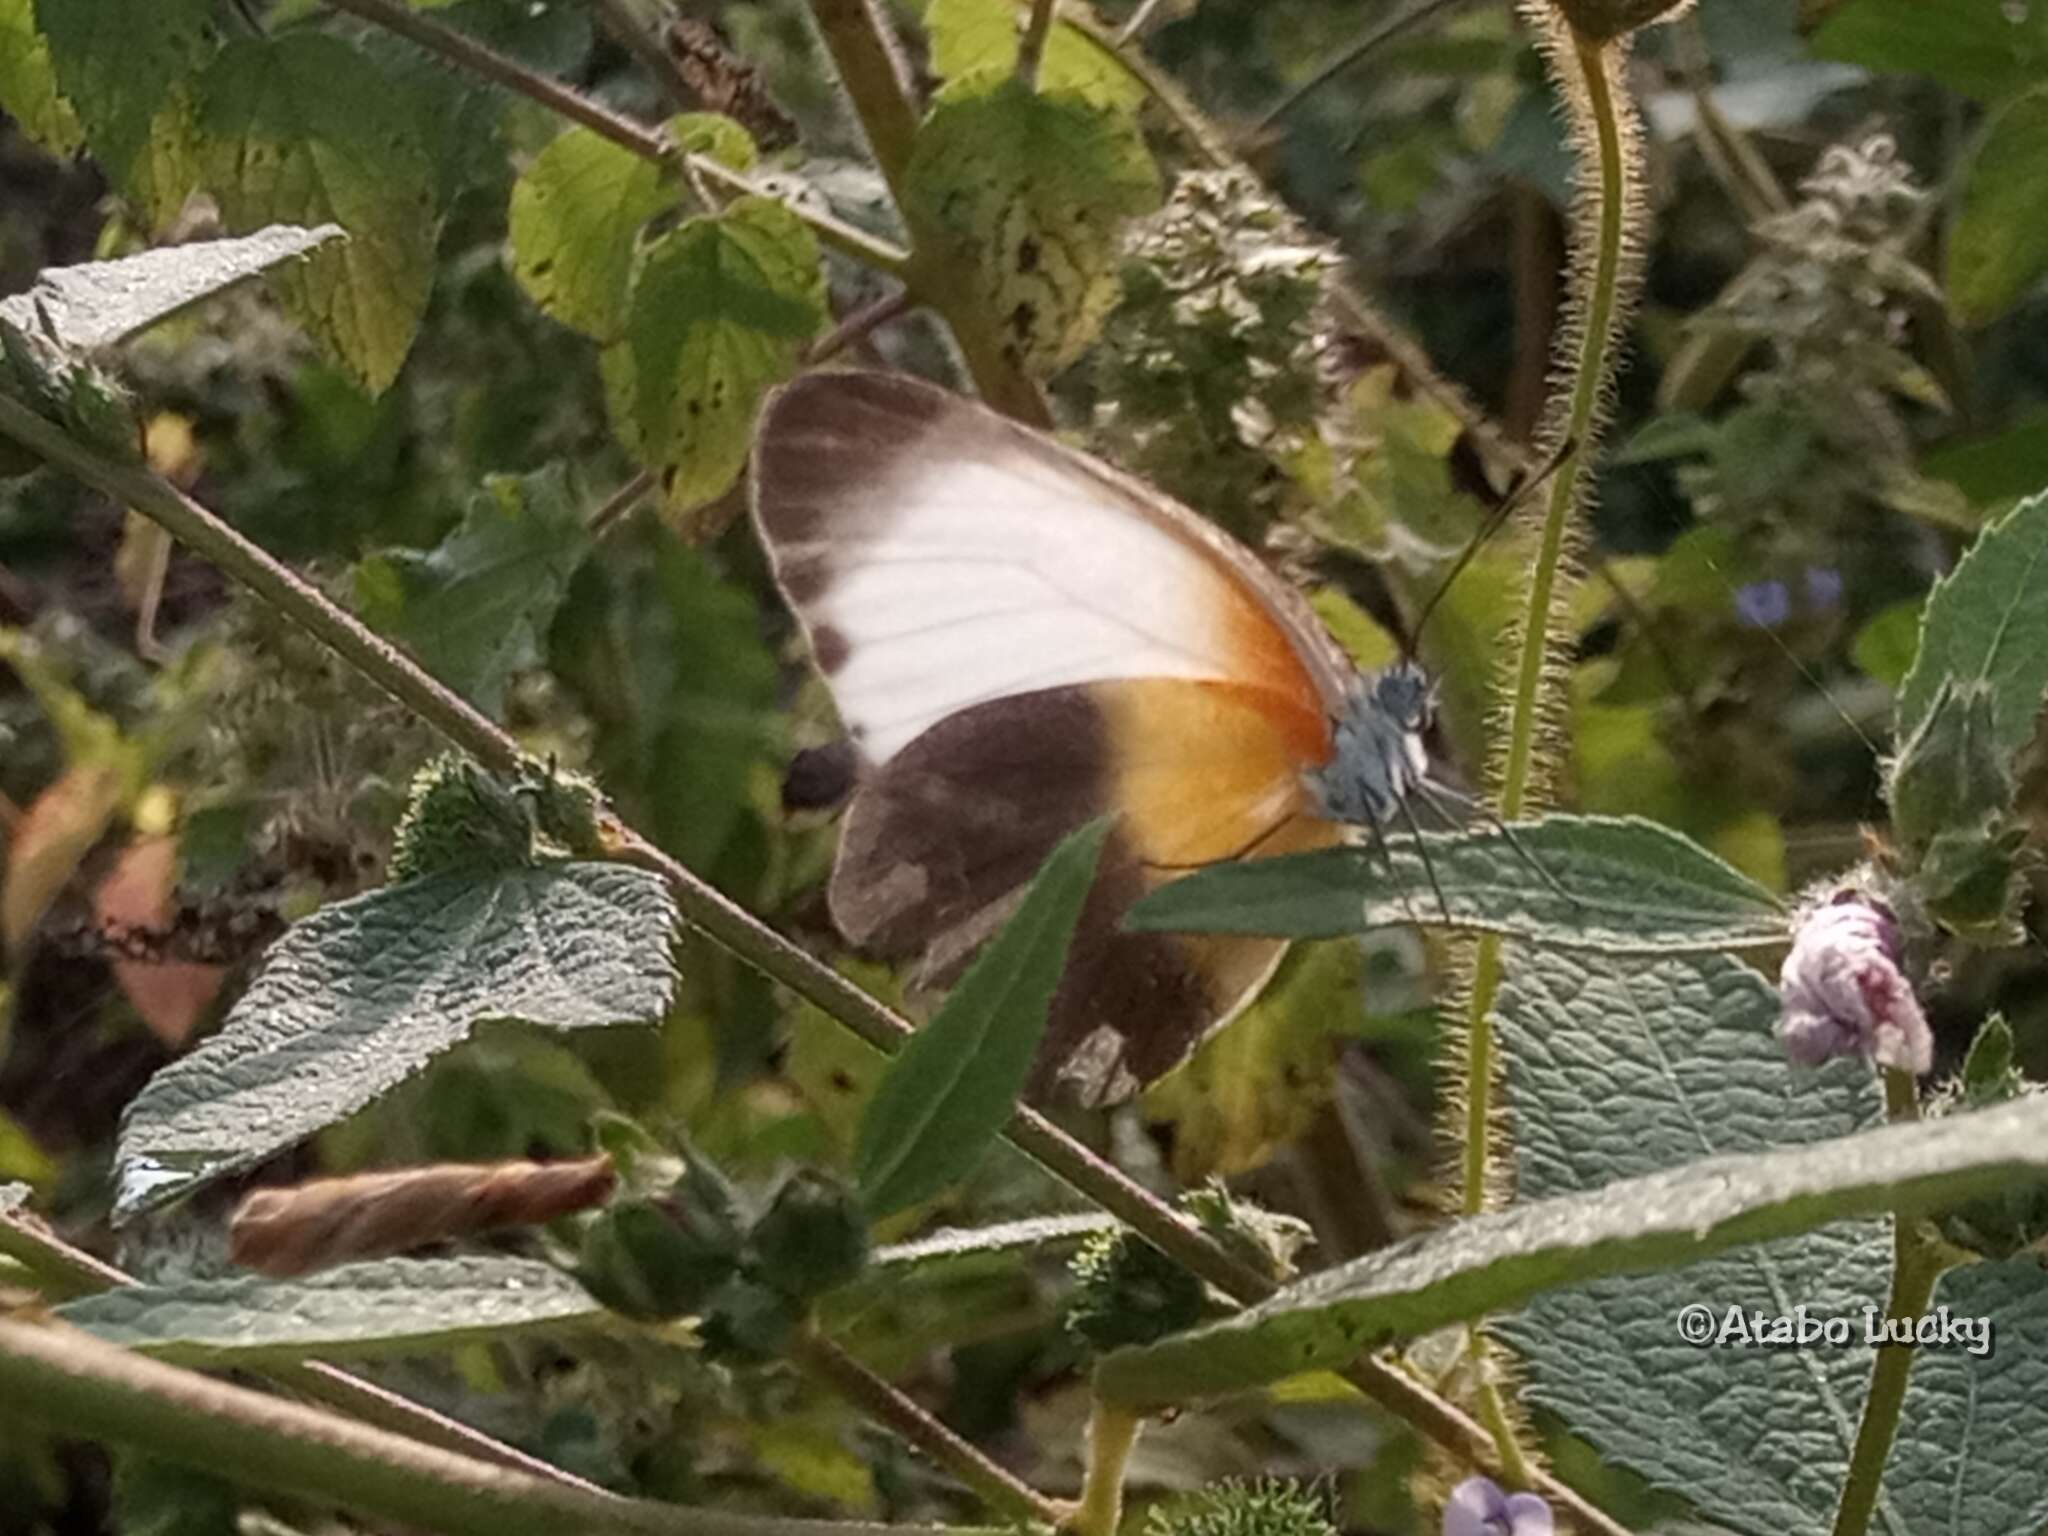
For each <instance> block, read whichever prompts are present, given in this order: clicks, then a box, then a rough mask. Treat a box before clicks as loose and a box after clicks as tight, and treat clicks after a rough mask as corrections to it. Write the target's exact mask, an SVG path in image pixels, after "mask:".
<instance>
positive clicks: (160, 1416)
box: [0, 1317, 978, 1536]
mask: <svg viewBox="0 0 2048 1536" xmlns="http://www.w3.org/2000/svg"><path fill="white" fill-rule="evenodd" d="M10 1418H11V1419H15V1420H26V1421H27V1422H29V1423H33V1424H40V1425H43V1426H45V1427H47V1428H49V1429H52V1430H55V1431H56V1432H58V1433H59V1434H63V1435H70V1436H85V1437H89V1438H92V1439H95V1440H104V1441H109V1442H112V1443H114V1444H116V1445H127V1446H133V1447H135V1448H137V1449H138V1450H143V1451H147V1452H148V1453H149V1454H150V1455H152V1456H158V1457H162V1458H164V1459H166V1460H169V1461H174V1462H180V1463H183V1464H184V1465H186V1466H191V1467H197V1468H200V1469H202V1470H204V1471H207V1472H210V1473H214V1474H216V1475H219V1476H225V1477H229V1478H232V1479H233V1480H235V1481H236V1482H237V1483H241V1484H243V1485H245V1486H248V1487H252V1488H260V1489H266V1490H269V1491H272V1492H276V1493H281V1494H286V1495H289V1496H291V1497H293V1498H295V1499H310V1500H313V1501H316V1502H319V1503H329V1504H333V1505H336V1506H338V1507H340V1508H343V1509H347V1510H351V1511H354V1512H356V1513H358V1514H361V1515H364V1516H367V1517H369V1518H370V1519H372V1520H376V1521H395V1522H398V1523H401V1524H405V1525H414V1526H419V1527H423V1528H425V1529H429V1530H434V1531H442V1532H447V1533H449V1536H558V1533H560V1532H564V1531H576V1532H582V1533H588V1536H599V1533H603V1536H609V1533H621V1536H881V1533H883V1532H887V1533H889V1536H967V1533H968V1530H969V1529H971V1528H948V1527H944V1526H923V1527H919V1526H899V1525H890V1526H884V1525H875V1524H867V1523H856V1524H846V1523H843V1522H839V1521H828V1520H796V1519H784V1518H781V1517H777V1516H769V1515H734V1514H727V1513H724V1512H722V1511H717V1510H702V1509H689V1508H684V1507H681V1506H678V1505H674V1504H659V1503H655V1502H653V1501H651V1500H647V1499H627V1498H622V1497H620V1496H619V1495H617V1494H611V1493H604V1492H600V1491H585V1490H584V1489H581V1488H568V1487H563V1486H562V1485H561V1484H559V1483H552V1482H548V1481H546V1480H544V1479H542V1478H538V1477H533V1476H530V1475H528V1474H526V1473H524V1472H515V1471H512V1470H510V1469H509V1468H506V1467H500V1466H493V1465H491V1464H490V1463H488V1462H484V1461H478V1460H476V1459H474V1458H472V1457H468V1456H459V1455H456V1454H454V1453H453V1452H450V1451H444V1450H438V1449H435V1448H433V1447H430V1446H424V1445H421V1444H419V1443H417V1442H416V1441H413V1440H409V1439H406V1438H405V1437H403V1436H401V1435H394V1434H391V1433H389V1432H388V1431H385V1430H381V1429H375V1428H372V1427H371V1426H369V1425H366V1424H357V1423H354V1422H352V1421H351V1420H348V1419H344V1418H340V1417H337V1416H336V1415H334V1414H330V1413H325V1412H322V1411H321V1410H319V1409H317V1408H309V1407H307V1406H305V1405H303V1404H300V1403H288V1402H282V1401H280V1400H278V1399H277V1398H273V1397H266V1396H264V1395H263V1394H262V1393H260V1392H253V1391H251V1390H249V1389H248V1388H246V1387H238V1386H234V1385H232V1384H230V1383H228V1382H224V1381H216V1380H215V1379H213V1378H212V1377H210V1376H202V1375H200V1374H199V1373H197V1372H195V1371H187V1370H181V1369H179V1368H178V1367H176V1366H171V1365H165V1364H162V1363H161V1362H159V1361H155V1360H149V1359H145V1358H143V1357H142V1356H140V1355H135V1354H131V1353H129V1352H128V1351H127V1350H124V1349H119V1348H117V1347H115V1346H114V1345H112V1344H103V1343H101V1342H100V1341H99V1340H98V1339H95V1338H93V1337H92V1336H91V1335H90V1334H88V1333H85V1332H83V1331H82V1330H80V1329H76V1328H73V1327H70V1326H69V1325H68V1324H64V1323H58V1322H53V1321H43V1320H31V1319H29V1318H24V1317H13V1318H0V1419H10ZM977 1536H978V1533H977Z"/></svg>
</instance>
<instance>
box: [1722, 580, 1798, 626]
mask: <svg viewBox="0 0 2048 1536" xmlns="http://www.w3.org/2000/svg"><path fill="white" fill-rule="evenodd" d="M1735 616H1736V617H1737V618H1738V619H1740V620H1742V622H1743V623H1745V624H1747V625H1748V626H1749V627H1750V628H1751V629H1776V628H1777V627H1778V626H1779V625H1780V624H1782V623H1784V622H1785V621H1786V620H1787V619H1789V618H1791V617H1792V594H1791V593H1790V592H1788V591H1786V590H1785V583H1783V582H1782V581H1775V580H1774V581H1752V582H1750V583H1749V585H1747V586H1743V587H1737V588H1736V589H1735Z"/></svg>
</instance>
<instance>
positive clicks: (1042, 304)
mask: <svg viewBox="0 0 2048 1536" xmlns="http://www.w3.org/2000/svg"><path fill="white" fill-rule="evenodd" d="M1159 198H1160V189H1159V172H1158V169H1157V168H1156V167H1155V166H1154V165H1153V163H1152V156H1151V154H1150V152H1149V151H1148V150H1147V149H1146V148H1145V141H1144V138H1143V137H1142V136H1141V135H1140V134H1139V132H1138V129H1137V125H1136V123H1135V122H1134V121H1133V120H1132V119H1131V118H1130V117H1129V116H1128V115H1127V114H1125V113H1122V112H1118V111H1105V110H1104V109H1102V108H1101V107H1098V106H1096V105H1095V104H1094V103H1093V102H1091V101H1089V100H1088V99H1087V98H1085V97H1083V96H1080V95H1077V94H1076V93H1074V92H1072V91H1067V90H1053V89H1048V90H1044V91H1032V90H1031V89H1030V88H1028V87H1027V86H1025V85H1024V84H1023V83H1022V82H1021V81H1019V80H1018V79H1017V78H1016V77H1015V76H1014V75H1010V74H1004V73H1001V72H995V73H991V72H989V71H983V72H982V73H979V74H975V75H971V76H968V77H967V78H965V79H961V80H957V81H955V82H954V83H953V84H951V85H949V86H947V87H946V89H945V90H944V91H942V92H940V93H939V97H938V99H937V101H936V102H935V103H934V104H933V107H932V110H931V113H930V115H929V116H928V117H927V118H926V119H925V121H924V125H923V126H922V127H921V128H920V129H919V130H918V135H917V143H916V145H915V147H914V148H913V150H912V152H911V157H910V165H909V167H908V169H907V170H906V172H905V189H904V216H905V218H907V219H908V220H909V222H910V225H911V227H912V229H913V230H915V231H916V232H917V235H918V238H919V240H920V241H921V242H924V243H926V244H928V245H929V246H930V247H931V248H932V250H933V251H934V254H935V256H937V257H939V258H940V259H943V260H944V261H946V262H948V263H951V264H957V266H958V267H959V269H960V273H961V276H960V278H959V280H960V281H963V282H964V283H966V284H967V286H968V288H969V291H971V292H973V293H974V294H975V295H976V297H977V298H978V299H979V300H980V302H981V303H982V304H984V305H985V306H986V307H987V310H988V312H989V313H990V314H992V315H994V316H995V318H996V322H997V327H998V329H999V331H1000V333H1001V335H1002V338H1003V343H1004V346H1005V348H1006V350H1008V351H1009V352H1010V353H1011V354H1012V355H1014V356H1015V357H1016V358H1017V359H1018V361H1019V362H1021V363H1023V364H1024V365H1026V366H1028V367H1030V368H1031V369H1033V370H1035V371H1038V372H1051V371H1052V370H1054V369H1056V368H1058V367H1060V366H1062V365H1063V364H1065V363H1069V362H1072V361H1073V359H1074V358H1075V357H1076V356H1078V355H1079V354H1080V352H1081V350H1082V349H1083V348H1084V347H1086V346H1087V345H1088V343H1089V342H1090V341H1091V340H1093V339H1094V337H1095V334H1096V332H1097V331H1099V330H1100V329H1101V326H1102V321H1103V318H1104V316H1105V315H1107V314H1108V312H1109V310H1110V308H1111V307H1112V306H1113V305H1114V304H1115V303H1116V298H1117V292H1118V278H1117V272H1118V267H1119V264H1120V262H1121V259H1122V252H1123V243H1122V237H1121V236H1122V224H1123V221H1124V219H1126V218H1128V217H1132V216H1135V215H1137V214H1143V213H1149V212H1151V211H1152V210H1153V209H1154V208H1156V207H1157V206H1158V205H1159Z"/></svg>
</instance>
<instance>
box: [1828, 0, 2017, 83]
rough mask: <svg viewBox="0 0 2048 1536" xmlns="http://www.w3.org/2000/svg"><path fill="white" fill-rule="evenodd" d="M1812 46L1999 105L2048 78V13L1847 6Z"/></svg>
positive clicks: (1892, 2)
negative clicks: (2044, 75) (2047, 73)
mask: <svg viewBox="0 0 2048 1536" xmlns="http://www.w3.org/2000/svg"><path fill="white" fill-rule="evenodd" d="M1813 47H1814V51H1815V52H1816V53H1818V54H1820V55H1821V56H1822V57H1823V58H1829V59H1840V60H1842V61H1843V62H1844V63H1848V64H1861V65H1863V66H1864V67H1865V68H1867V69H1875V70H1882V71H1886V72H1889V73H1894V74H1906V75H1913V76H1916V77H1928V78H1932V79H1935V80H1938V81H1940V82H1941V83H1942V84H1943V85H1946V86H1948V87H1949V88H1950V89H1952V90H1957V91H1961V92H1962V93H1963V94H1964V95H1966V96H1974V97H1976V98H1977V99H1978V100H1979V101H1993V100H1996V99H1997V98H1998V97H2000V96H2003V95H2006V94H2007V93H2008V92H2011V91H2019V90H2025V89H2027V88H2028V87H2029V86H2032V85H2035V84H2037V83H2039V81H2040V79H2041V76H2042V73H2043V72H2044V71H2048V14H2044V13H2043V12H2042V11H2041V10H2040V9H2039V8H2037V7H2033V6H2019V7H2011V6H2007V5H2006V4H2005V3H2004V0H1941V3H1940V4H1939V5H1929V4H1927V3H1926V0H1848V3H1847V4H1845V5H1842V6H1840V7H1839V8H1838V9H1836V10H1835V12H1834V13H1833V14H1832V15H1830V16H1829V17H1828V19H1827V20H1826V21H1825V22H1823V23H1822V24H1821V27H1820V29H1819V30H1818V31H1816V32H1815V33H1814V35H1813Z"/></svg>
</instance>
